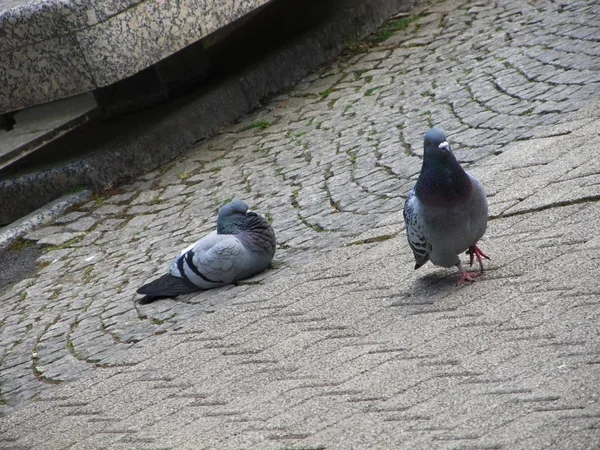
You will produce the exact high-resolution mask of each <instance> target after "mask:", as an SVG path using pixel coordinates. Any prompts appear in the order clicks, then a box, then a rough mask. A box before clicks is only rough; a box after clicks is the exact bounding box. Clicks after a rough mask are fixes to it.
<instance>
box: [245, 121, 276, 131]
mask: <svg viewBox="0 0 600 450" xmlns="http://www.w3.org/2000/svg"><path fill="white" fill-rule="evenodd" d="M270 126H271V123H270V122H267V121H266V120H257V121H256V122H253V123H252V124H250V128H254V129H258V130H266V129H267V128H269V127H270Z"/></svg>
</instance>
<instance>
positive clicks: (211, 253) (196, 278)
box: [171, 234, 246, 289]
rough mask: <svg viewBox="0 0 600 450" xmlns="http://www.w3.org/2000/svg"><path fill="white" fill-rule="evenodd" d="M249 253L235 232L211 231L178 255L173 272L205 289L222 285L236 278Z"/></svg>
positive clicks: (172, 267)
mask: <svg viewBox="0 0 600 450" xmlns="http://www.w3.org/2000/svg"><path fill="white" fill-rule="evenodd" d="M245 254H246V249H245V247H244V245H243V244H242V243H241V242H240V241H239V240H238V239H237V238H236V237H235V236H234V235H223V234H213V235H209V236H206V237H205V238H203V239H201V240H200V241H198V242H197V243H196V244H195V245H194V246H193V247H192V248H191V249H189V250H188V251H186V252H185V253H184V254H182V255H181V256H180V257H179V258H177V260H176V261H175V262H174V263H173V265H172V266H171V274H172V275H174V276H179V277H182V278H186V279H188V280H189V281H191V282H192V283H193V284H195V285H196V286H199V287H201V288H204V289H210V288H213V287H217V286H222V285H225V284H229V283H231V282H233V281H234V280H235V279H236V277H237V275H238V274H239V273H240V271H241V269H243V267H241V268H240V266H243V263H244V260H245Z"/></svg>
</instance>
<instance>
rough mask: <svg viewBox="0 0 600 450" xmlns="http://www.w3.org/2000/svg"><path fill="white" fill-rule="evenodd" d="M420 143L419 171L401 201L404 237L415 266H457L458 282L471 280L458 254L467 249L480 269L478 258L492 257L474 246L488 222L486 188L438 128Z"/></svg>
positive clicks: (473, 275) (472, 274) (459, 283)
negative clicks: (404, 227) (404, 225)
mask: <svg viewBox="0 0 600 450" xmlns="http://www.w3.org/2000/svg"><path fill="white" fill-rule="evenodd" d="M424 143H425V152H424V154H423V165H422V167H421V173H420V174H419V178H418V179H417V183H416V184H415V186H414V188H413V189H412V190H411V191H410V193H409V194H408V197H407V199H406V203H405V204H404V223H405V224H406V235H407V237H408V243H409V245H410V247H411V249H412V251H413V253H414V256H415V261H416V264H415V269H418V268H419V267H421V266H422V265H423V264H425V263H426V262H427V261H429V260H431V262H432V263H433V264H435V265H436V266H442V267H452V266H456V267H458V270H460V279H459V280H458V283H457V285H461V284H462V283H464V282H465V281H474V279H475V278H476V277H477V276H478V275H479V273H473V272H470V273H469V272H466V271H465V269H464V268H463V267H462V265H461V263H460V259H459V258H458V254H460V253H462V252H464V251H466V253H467V254H469V255H470V257H471V266H472V265H473V259H474V257H475V256H476V257H477V260H478V261H479V266H480V272H483V262H482V257H483V258H486V259H490V258H489V257H488V256H487V255H486V254H485V253H483V252H482V251H481V250H480V249H479V247H477V245H476V244H477V241H478V240H479V239H480V238H481V237H482V236H483V234H484V233H485V229H486V226H487V212H488V204H487V199H486V196H485V191H484V190H483V186H481V184H480V183H479V181H477V179H476V178H475V177H473V176H472V175H470V174H468V173H467V172H465V171H464V169H463V168H462V167H461V166H460V164H459V163H458V161H457V160H456V158H455V156H454V154H453V153H452V151H451V149H450V145H449V144H448V142H447V141H446V134H445V133H444V132H443V131H442V130H440V129H439V128H432V129H431V130H429V131H428V132H427V133H426V134H425V139H424Z"/></svg>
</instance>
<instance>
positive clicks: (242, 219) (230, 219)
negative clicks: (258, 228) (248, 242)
mask: <svg viewBox="0 0 600 450" xmlns="http://www.w3.org/2000/svg"><path fill="white" fill-rule="evenodd" d="M258 217H260V216H258V214H256V213H254V212H251V211H249V210H248V205H247V204H246V203H244V202H243V201H241V200H232V201H231V202H229V203H228V204H226V205H225V206H223V207H222V208H221V209H220V210H219V216H218V218H217V233H218V234H237V233H240V232H242V231H249V230H251V229H252V228H253V226H254V223H255V221H256V218H258Z"/></svg>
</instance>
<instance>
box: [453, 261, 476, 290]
mask: <svg viewBox="0 0 600 450" xmlns="http://www.w3.org/2000/svg"><path fill="white" fill-rule="evenodd" d="M457 267H458V270H460V280H458V281H457V282H456V285H457V286H460V285H461V284H463V283H464V282H465V281H475V278H477V277H478V276H479V275H480V273H478V272H467V271H466V270H465V269H463V267H462V265H461V264H460V263H459V264H457Z"/></svg>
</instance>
